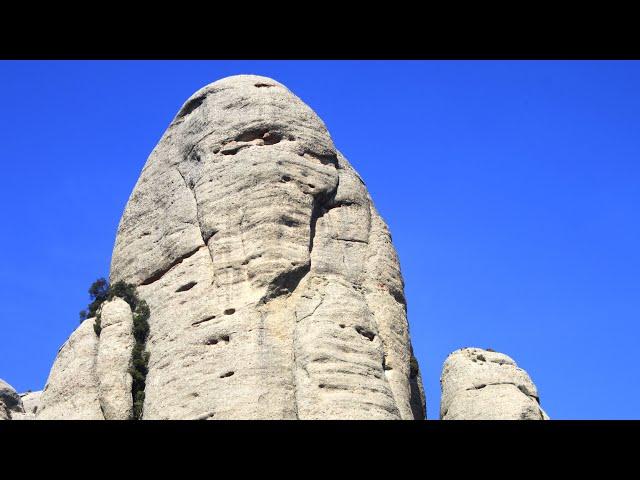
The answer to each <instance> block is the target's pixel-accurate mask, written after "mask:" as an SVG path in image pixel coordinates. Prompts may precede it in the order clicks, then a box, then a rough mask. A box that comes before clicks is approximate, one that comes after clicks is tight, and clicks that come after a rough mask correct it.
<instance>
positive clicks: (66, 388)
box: [38, 75, 425, 419]
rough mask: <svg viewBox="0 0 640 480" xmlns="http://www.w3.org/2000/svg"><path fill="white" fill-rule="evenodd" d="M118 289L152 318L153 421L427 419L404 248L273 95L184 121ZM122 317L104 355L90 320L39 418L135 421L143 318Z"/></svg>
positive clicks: (143, 204)
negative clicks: (136, 328) (401, 258)
mask: <svg viewBox="0 0 640 480" xmlns="http://www.w3.org/2000/svg"><path fill="white" fill-rule="evenodd" d="M110 280H111V283H112V284H113V283H114V282H117V281H125V282H127V283H131V284H133V285H135V286H136V287H137V291H138V295H139V296H140V298H141V299H144V300H145V301H146V302H147V303H148V305H149V307H150V309H151V316H150V318H149V325H150V333H149V336H148V339H147V342H146V350H147V351H148V352H149V355H150V360H149V372H148V375H147V378H146V390H145V402H144V409H143V416H142V418H143V419H422V418H424V417H425V402H424V393H423V389H422V380H421V378H420V371H419V367H418V364H417V361H416V359H415V357H414V356H413V354H412V348H411V343H410V338H409V329H408V324H407V318H406V301H405V297H404V292H403V280H402V276H401V273H400V266H399V262H398V258H397V255H396V252H395V250H394V248H393V245H392V243H391V235H390V233H389V230H388V228H387V226H386V225H385V223H384V221H383V220H382V218H381V217H380V215H379V214H378V212H377V211H376V209H375V207H374V206H373V203H372V201H371V198H370V196H369V194H368V192H367V189H366V187H365V184H364V182H363V181H362V179H361V178H360V177H359V176H358V174H357V173H356V172H355V171H354V169H353V168H352V167H351V165H350V164H349V162H348V161H347V160H346V158H344V156H342V155H341V154H340V153H339V152H338V151H337V150H336V148H335V146H334V144H333V142H332V140H331V137H330V136H329V133H328V132H327V130H326V128H325V126H324V124H323V123H322V121H321V120H320V119H319V118H318V116H317V115H316V114H315V113H314V112H313V111H312V110H311V109H310V108H309V107H308V106H307V105H305V104H304V103H303V102H302V101H301V100H300V99H299V98H297V97H296V96H295V95H293V94H292V93H291V92H290V91H289V90H287V89H286V88H285V87H284V86H283V85H281V84H280V83H278V82H276V81H274V80H272V79H270V78H265V77H258V76H252V75H240V76H234V77H229V78H225V79H222V80H220V81H217V82H215V83H212V84H210V85H208V86H206V87H204V88H203V89H201V90H199V91H198V92H196V93H195V94H194V95H192V96H191V98H189V99H188V101H187V102H186V103H185V104H184V105H183V106H182V108H181V109H180V111H179V112H178V114H177V115H176V117H175V118H174V119H173V121H172V122H171V124H170V125H169V127H168V129H167V130H166V132H165V133H164V135H163V137H162V138H161V140H160V142H159V143H158V145H157V146H156V147H155V149H154V150H153V152H152V153H151V155H150V157H149V158H148V160H147V162H146V164H145V166H144V168H143V170H142V173H141V175H140V178H139V179H138V182H137V183H136V186H135V188H134V190H133V193H132V194H131V197H130V198H129V201H128V203H127V206H126V209H125V211H124V214H123V216H122V219H121V221H120V225H119V228H118V233H117V238H116V242H115V247H114V251H113V257H112V262H111V272H110ZM125 305H126V304H125ZM109 308H111V307H109ZM113 310H114V312H113V315H114V319H113V320H112V321H111V323H109V321H107V318H108V317H109V315H108V314H107V306H105V307H104V308H103V312H102V325H103V331H102V333H101V335H100V338H98V337H97V336H96V334H95V332H94V331H93V322H94V319H89V320H86V321H85V322H83V324H82V325H81V326H80V327H79V328H78V330H76V332H74V333H73V335H72V336H71V338H70V339H69V341H68V342H67V343H66V344H65V345H64V346H63V347H62V349H61V351H60V353H59V354H58V358H57V359H56V362H55V364H54V366H53V369H52V372H51V375H50V377H49V380H48V383H47V387H46V388H45V390H44V392H43V394H42V401H41V407H40V409H39V411H38V418H93V419H98V418H123V417H124V416H126V415H127V414H128V412H129V411H130V408H131V403H130V402H131V391H130V384H131V383H130V382H131V380H130V378H129V377H128V376H127V375H128V374H127V373H126V368H125V367H126V366H128V364H127V362H128V361H129V359H130V358H131V355H130V350H131V348H132V341H131V338H130V336H129V335H128V334H127V331H128V330H127V328H128V327H127V325H130V321H131V320H130V311H129V312H128V313H127V312H126V311H125V310H126V309H125V308H124V307H122V305H120V307H118V308H117V312H116V311H115V310H116V307H115V306H114V307H113ZM109 328H111V331H109ZM127 389H129V390H128V391H127ZM127 396H128V397H127Z"/></svg>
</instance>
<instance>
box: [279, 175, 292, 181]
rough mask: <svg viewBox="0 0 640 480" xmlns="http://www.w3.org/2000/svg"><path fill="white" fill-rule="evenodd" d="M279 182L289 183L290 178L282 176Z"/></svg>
mask: <svg viewBox="0 0 640 480" xmlns="http://www.w3.org/2000/svg"><path fill="white" fill-rule="evenodd" d="M280 181H281V182H290V181H291V177H290V176H289V175H283V176H282V177H281V178H280Z"/></svg>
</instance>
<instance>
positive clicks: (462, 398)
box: [440, 348, 548, 420]
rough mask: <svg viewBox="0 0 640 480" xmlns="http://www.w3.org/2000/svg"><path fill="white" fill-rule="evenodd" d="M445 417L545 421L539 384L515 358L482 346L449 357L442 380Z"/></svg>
mask: <svg viewBox="0 0 640 480" xmlns="http://www.w3.org/2000/svg"><path fill="white" fill-rule="evenodd" d="M440 384H441V387H442V398H441V403H440V418H441V419H443V420H543V419H548V416H547V415H546V413H544V411H543V410H542V408H541V407H540V401H539V396H538V391H537V389H536V386H535V385H534V384H533V382H532V381H531V378H529V375H528V374H527V372H525V371H524V370H522V369H521V368H519V367H518V366H517V365H516V363H515V362H514V361H513V359H512V358H510V357H508V356H507V355H504V354H502V353H498V352H493V351H490V350H483V349H480V348H463V349H460V350H456V351H455V352H453V353H452V354H451V355H449V357H447V359H446V361H445V363H444V367H443V370H442V376H441V379H440Z"/></svg>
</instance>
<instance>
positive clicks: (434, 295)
mask: <svg viewBox="0 0 640 480" xmlns="http://www.w3.org/2000/svg"><path fill="white" fill-rule="evenodd" d="M239 73H255V74H259V75H266V76H270V77H273V78H275V79H276V80H278V81H280V82H282V83H284V84H285V85H287V86H288V87H289V89H291V90H292V91H293V92H294V93H295V94H297V95H298V96H300V97H301V98H302V99H303V100H304V101H305V102H307V103H308V104H309V105H310V106H311V107H312V108H313V109H314V110H315V111H316V112H317V113H318V115H320V117H321V118H322V119H323V120H324V121H325V123H326V125H327V127H328V128H329V131H330V132H331V135H332V137H333V139H334V141H335V143H336V146H337V147H338V148H339V149H340V150H341V151H342V152H343V153H344V154H345V155H346V157H347V158H348V159H349V160H350V161H351V163H352V164H353V166H354V167H355V168H356V169H357V170H358V172H359V173H360V174H361V176H362V177H363V179H364V180H365V182H366V184H367V186H368V188H369V190H370V192H371V195H372V197H373V199H374V202H375V204H376V206H377V208H378V210H379V211H380V213H381V214H382V216H383V217H384V219H385V220H386V221H387V223H388V224H389V226H390V228H391V232H392V234H393V240H394V243H395V246H396V248H397V250H398V253H399V256H400V261H401V265H402V271H403V275H404V279H405V283H406V294H407V299H408V309H409V322H410V327H411V336H412V340H413V345H414V348H415V351H416V355H417V357H418V360H419V361H420V365H421V368H422V374H423V378H424V383H425V388H426V391H427V396H428V416H429V418H437V416H438V404H439V400H440V392H439V382H438V379H439V375H440V369H441V366H442V362H443V361H444V359H445V358H446V356H447V354H448V353H449V352H451V351H452V350H454V349H457V348H460V347H465V346H479V347H484V348H486V347H490V348H493V349H495V350H498V351H501V352H505V353H507V354H509V355H511V356H512V357H513V358H514V359H515V360H516V361H517V362H518V363H519V364H520V366H522V367H523V368H525V369H526V370H527V371H528V372H529V373H530V375H531V376H532V378H533V380H534V382H535V383H536V384H537V386H538V388H539V390H540V393H541V399H542V406H543V407H544V408H545V409H546V411H547V412H548V413H549V415H550V416H551V417H552V418H557V419H582V418H585V419H609V418H611V419H613V418H636V419H637V418H640V402H639V401H638V398H640V372H639V369H638V358H637V357H638V353H639V352H640V350H639V348H638V347H639V343H640V342H639V340H640V321H639V320H640V318H639V313H640V275H639V272H640V222H639V219H638V212H639V206H640V62H603V61H599V62H596V61H594V62H566V61H549V62H533V61H521V62H508V61H491V62H488V61H472V62H461V61H412V62H396V61H375V62H372V61H335V62H324V61H323V62H320V61H306V62H300V61H291V62H269V61H256V62H250V61H246V62H245V61H243V62H229V61H220V62H209V61H198V62H181V61H166V62H147V61H122V62H104V61H91V62H88V61H69V62H57V61H48V62H13V61H4V62H0V105H1V110H0V111H1V115H0V160H1V162H2V168H3V178H4V179H5V182H4V184H3V188H2V189H0V209H1V218H2V224H3V235H2V236H0V252H1V253H0V255H1V259H2V261H1V262H0V378H3V379H5V380H7V381H8V382H9V383H11V384H13V385H14V386H15V387H16V388H17V389H18V390H19V391H24V390H27V389H33V390H36V389H41V388H42V387H43V386H44V383H45V381H46V379H47V375H48V373H49V369H50V367H51V364H52V362H53V360H54V358H55V355H56V352H57V350H58V348H59V347H60V346H61V345H62V343H63V342H64V341H65V340H66V338H67V337H68V335H69V334H70V333H71V331H72V330H73V329H74V328H75V327H76V326H77V325H78V311H79V310H80V309H82V308H83V307H85V306H86V304H87V302H88V296H87V288H88V287H89V285H90V284H91V282H92V281H93V280H94V279H96V278H97V277H99V276H107V275H108V269H109V261H110V257H111V250H112V248H113V242H114V239H115V233H116V228H117V225H118V221H119V219H120V216H121V214H122V211H123V209H124V206H125V203H126V201H127V199H128V197H129V194H130V193H131V190H132V188H133V186H134V184H135V182H136V179H137V177H138V175H139V173H140V170H141V169H142V166H143V164H144V162H145V160H146V158H147V156H148V155H149V153H150V152H151V150H152V149H153V147H154V145H155V144H156V142H157V141H158V140H159V139H160V136H161V135H162V133H163V131H164V129H165V128H166V127H167V125H168V124H169V122H170V121H171V119H172V118H173V116H174V115H175V113H176V112H177V110H178V109H179V107H180V106H181V105H182V103H183V102H184V101H185V100H186V98H187V97H189V96H190V95H191V94H192V93H193V92H194V91H196V90H197V89H199V88H200V87H202V86H204V85H206V84H207V83H210V82H212V81H215V80H217V79H219V78H221V77H224V76H228V75H233V74H239Z"/></svg>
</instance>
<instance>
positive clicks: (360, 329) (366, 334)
mask: <svg viewBox="0 0 640 480" xmlns="http://www.w3.org/2000/svg"><path fill="white" fill-rule="evenodd" d="M355 329H356V332H358V333H359V334H360V335H362V336H363V337H365V338H368V339H369V341H370V342H373V339H374V338H375V336H376V334H375V333H373V332H372V331H370V330H367V329H366V328H364V327H361V326H360V325H357V326H356V327H355Z"/></svg>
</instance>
